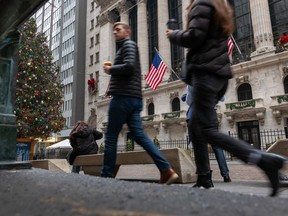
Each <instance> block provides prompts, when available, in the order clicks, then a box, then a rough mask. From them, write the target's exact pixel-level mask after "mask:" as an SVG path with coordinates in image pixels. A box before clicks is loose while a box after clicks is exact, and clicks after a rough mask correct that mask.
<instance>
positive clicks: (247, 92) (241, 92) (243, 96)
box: [237, 83, 253, 101]
mask: <svg viewBox="0 0 288 216" xmlns="http://www.w3.org/2000/svg"><path fill="white" fill-rule="evenodd" d="M237 94H238V101H244V100H251V99H253V97H252V88H251V86H250V84H248V83H244V84H242V85H240V86H239V87H238V90H237Z"/></svg>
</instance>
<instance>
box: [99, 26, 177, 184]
mask: <svg viewBox="0 0 288 216" xmlns="http://www.w3.org/2000/svg"><path fill="white" fill-rule="evenodd" d="M113 33H114V36H115V40H116V45H117V48H116V49H117V50H116V56H115V60H114V64H113V65H112V66H107V65H103V69H104V73H106V74H109V75H111V80H110V86H109V90H108V92H107V94H108V95H111V96H112V99H111V102H110V105H109V110H108V127H107V132H106V134H105V151H104V164H103V168H102V171H101V176H102V177H114V169H115V163H116V156H117V154H116V151H117V140H118V135H119V133H120V131H121V129H122V126H123V124H125V123H127V125H128V127H129V130H130V131H131V133H132V135H133V139H134V140H135V141H136V143H138V144H139V145H141V146H142V147H143V148H144V149H145V150H146V151H147V153H148V154H149V155H150V156H151V158H152V159H153V161H154V163H155V164H156V166H157V168H158V169H159V171H160V183H162V184H168V185H169V184H172V183H173V182H175V181H176V180H177V179H178V175H177V174H176V173H175V171H174V170H173V169H172V168H171V165H170V164H169V162H168V161H166V159H165V158H164V157H163V155H162V154H161V152H160V151H159V149H158V148H157V146H156V145H155V144H154V143H153V142H152V140H150V139H149V138H148V137H147V136H146V134H145V133H144V130H143V127H142V121H141V117H140V112H141V111H142V107H143V101H142V90H141V65H140V58H139V51H138V46H137V44H136V43H135V42H134V41H132V40H131V39H130V34H131V29H130V27H129V26H128V25H127V24H126V23H123V22H117V23H115V24H114V26H113Z"/></svg>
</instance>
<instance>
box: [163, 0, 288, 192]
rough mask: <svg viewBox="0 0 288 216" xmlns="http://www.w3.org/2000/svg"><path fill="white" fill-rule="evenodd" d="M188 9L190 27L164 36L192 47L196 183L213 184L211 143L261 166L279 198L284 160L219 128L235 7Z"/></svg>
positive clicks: (196, 0)
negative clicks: (210, 160) (219, 103)
mask: <svg viewBox="0 0 288 216" xmlns="http://www.w3.org/2000/svg"><path fill="white" fill-rule="evenodd" d="M187 12H188V16H187V28H186V30H172V29H167V31H166V36H167V37H168V38H169V40H170V42H171V43H173V44H176V45H179V46H182V47H186V48H188V49H189V51H188V54H187V56H186V63H187V67H186V68H187V70H189V71H188V72H189V74H191V79H190V84H191V85H192V86H193V90H194V91H193V99H194V103H193V113H192V117H191V119H190V121H189V122H188V124H189V128H190V132H191V134H192V143H193V148H194V156H195V163H196V167H197V169H196V174H197V176H198V177H197V182H196V184H195V185H194V186H195V187H204V188H211V187H213V183H212V180H211V175H210V165H209V155H208V145H207V144H208V143H212V144H213V145H218V146H219V147H221V148H222V149H224V150H226V151H228V152H230V153H231V154H233V155H234V156H236V157H238V158H239V159H241V160H242V161H244V162H246V163H251V164H255V165H257V166H258V167H259V168H261V169H262V170H263V171H264V173H265V174H266V176H267V178H268V179H269V181H270V183H271V187H272V192H271V194H270V195H271V196H275V195H276V194H277V191H278V187H279V179H278V174H279V170H280V169H281V168H282V166H283V164H284V161H285V160H286V159H285V158H283V157H281V156H279V155H275V154H269V153H265V152H262V151H260V150H258V149H256V148H254V147H252V146H251V145H249V144H248V143H246V142H244V141H242V140H239V139H234V138H232V137H230V136H228V135H226V134H223V133H220V132H219V131H218V121H217V113H216V111H215V109H214V107H215V105H216V104H217V102H218V101H219V100H220V99H221V98H222V97H223V95H224V94H225V92H226V90H227V86H228V81H229V79H231V78H232V72H231V66H230V61H229V57H228V44H227V40H228V37H229V35H230V34H231V33H232V32H233V30H234V22H233V11H232V9H231V7H230V5H229V4H228V2H227V1H226V0H191V2H190V5H189V6H188V8H187ZM251 175H252V174H251Z"/></svg>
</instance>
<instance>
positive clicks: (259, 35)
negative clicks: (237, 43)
mask: <svg viewBox="0 0 288 216" xmlns="http://www.w3.org/2000/svg"><path fill="white" fill-rule="evenodd" d="M250 10H251V19H252V25H253V33H254V44H255V48H256V51H255V52H253V53H251V57H252V58H254V59H255V58H256V59H257V58H259V57H260V55H261V57H262V56H263V55H271V54H273V53H274V51H275V47H274V44H273V33H272V25H271V20H270V12H269V5H268V0H250Z"/></svg>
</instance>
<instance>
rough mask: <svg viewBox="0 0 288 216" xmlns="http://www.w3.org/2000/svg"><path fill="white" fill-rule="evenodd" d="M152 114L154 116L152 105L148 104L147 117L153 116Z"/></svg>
mask: <svg viewBox="0 0 288 216" xmlns="http://www.w3.org/2000/svg"><path fill="white" fill-rule="evenodd" d="M154 114H155V109H154V103H150V104H149V105H148V115H154Z"/></svg>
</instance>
